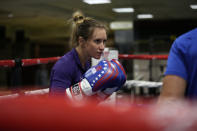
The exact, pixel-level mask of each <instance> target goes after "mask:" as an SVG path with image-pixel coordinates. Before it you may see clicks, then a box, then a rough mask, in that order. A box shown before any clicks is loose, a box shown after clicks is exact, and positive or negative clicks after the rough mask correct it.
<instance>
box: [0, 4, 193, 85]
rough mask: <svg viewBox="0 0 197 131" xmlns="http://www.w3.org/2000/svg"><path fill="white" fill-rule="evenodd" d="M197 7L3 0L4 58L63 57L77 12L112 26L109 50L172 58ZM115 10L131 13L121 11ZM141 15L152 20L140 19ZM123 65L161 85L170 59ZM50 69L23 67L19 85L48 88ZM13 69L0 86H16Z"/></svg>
mask: <svg viewBox="0 0 197 131" xmlns="http://www.w3.org/2000/svg"><path fill="white" fill-rule="evenodd" d="M196 4H197V0H181V1H179V0H165V1H164V0H148V1H147V0H108V1H107V3H105V4H90V3H87V2H86V1H85V0H14V1H13V0H1V1H0V59H1V60H6V59H16V58H20V59H26V58H46V57H53V56H62V55H64V54H65V53H66V52H67V51H69V50H70V45H69V38H70V25H69V24H68V21H69V19H70V18H71V17H72V13H73V12H74V11H76V10H81V11H82V12H83V13H84V14H85V15H86V16H89V17H93V18H95V19H98V20H100V21H103V22H105V23H106V24H107V25H108V26H109V28H110V27H111V28H110V30H109V34H108V43H107V47H109V48H111V49H117V50H118V51H119V53H120V54H168V53H169V49H170V47H171V44H172V43H173V41H174V40H175V38H176V37H178V36H179V35H180V34H183V33H184V32H187V31H189V30H191V29H193V28H195V27H197V10H195V9H196V6H195V5H196ZM192 5H193V6H192ZM117 8H128V9H129V11H128V12H121V13H118V12H116V10H115V9H117ZM142 14H148V16H149V18H140V15H142ZM117 22H118V25H119V27H117ZM125 23H126V24H125ZM113 24H114V25H115V26H112V25H113ZM121 62H122V63H123V65H124V67H125V70H126V72H127V75H128V79H137V80H149V81H161V80H162V78H161V79H160V76H162V73H163V72H164V70H165V66H166V61H164V62H163V61H160V62H158V61H156V62H155V61H147V60H145V61H139V60H121ZM150 65H151V69H150ZM52 66H53V64H47V65H36V66H29V67H24V68H23V71H22V80H21V85H23V86H26V85H39V84H44V85H45V86H47V85H49V75H50V69H51V67H52ZM12 70H13V69H12V68H4V67H0V87H1V88H11V87H12ZM40 70H42V71H44V72H45V75H44V76H42V78H43V77H44V78H46V80H47V81H45V83H40V82H39V78H38V75H37V74H39V71H40ZM150 71H151V73H150ZM154 71H156V72H154ZM148 72H149V73H148Z"/></svg>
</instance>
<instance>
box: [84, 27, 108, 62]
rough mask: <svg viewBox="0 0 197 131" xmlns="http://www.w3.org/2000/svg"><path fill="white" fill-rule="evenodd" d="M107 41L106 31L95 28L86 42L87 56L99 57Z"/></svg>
mask: <svg viewBox="0 0 197 131" xmlns="http://www.w3.org/2000/svg"><path fill="white" fill-rule="evenodd" d="M106 41H107V33H106V30H105V29H103V28H95V29H94V30H93V34H92V37H90V38H89V39H88V40H87V41H86V42H87V43H86V51H87V53H88V56H89V57H93V58H95V59H100V57H101V55H102V53H103V51H104V48H105V43H106Z"/></svg>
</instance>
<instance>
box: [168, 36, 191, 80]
mask: <svg viewBox="0 0 197 131" xmlns="http://www.w3.org/2000/svg"><path fill="white" fill-rule="evenodd" d="M186 52H187V47H186V44H185V43H184V42H183V41H180V40H175V42H174V43H173V45H172V47H171V49H170V54H169V56H168V62H167V68H166V72H165V75H176V76H179V77H181V78H183V79H185V80H186V81H187V79H188V78H187V77H188V75H187V67H186V66H187V65H186V60H185V58H186Z"/></svg>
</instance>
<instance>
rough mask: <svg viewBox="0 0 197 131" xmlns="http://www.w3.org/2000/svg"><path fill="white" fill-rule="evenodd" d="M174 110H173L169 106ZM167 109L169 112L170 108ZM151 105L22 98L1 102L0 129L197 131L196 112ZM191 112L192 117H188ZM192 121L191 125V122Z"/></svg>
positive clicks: (29, 130)
mask: <svg viewBox="0 0 197 131" xmlns="http://www.w3.org/2000/svg"><path fill="white" fill-rule="evenodd" d="M169 108H172V107H169ZM169 108H166V109H169ZM166 109H165V110H162V109H160V108H159V107H157V108H156V107H152V106H128V105H127V106H125V105H121V104H120V105H117V106H116V107H114V106H101V105H97V104H95V103H93V102H86V103H85V102H84V103H83V102H81V103H71V102H68V101H66V100H63V99H50V98H38V97H22V98H17V99H8V100H1V101H0V130H1V131H4V130H19V131H24V130H25V131H39V130H42V131H44V130H47V131H49V130H51V131H55V130H64V131H72V130H76V131H82V130H84V131H89V130H90V131H91V130H92V131H95V130H97V131H132V130H136V131H158V130H171V129H172V130H181V129H182V128H185V129H186V130H187V129H188V130H193V129H197V128H196V124H197V121H196V120H197V117H196V115H195V114H196V113H194V112H193V116H192V117H191V113H192V112H189V111H193V110H185V111H184V110H182V109H183V108H179V109H178V110H171V111H170V112H169V111H167V110H166ZM188 113H189V114H188ZM194 118H195V119H194ZM188 122H189V123H188Z"/></svg>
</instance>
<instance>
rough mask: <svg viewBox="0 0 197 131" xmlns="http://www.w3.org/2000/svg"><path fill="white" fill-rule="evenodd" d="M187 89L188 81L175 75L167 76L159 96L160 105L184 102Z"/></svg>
mask: <svg viewBox="0 0 197 131" xmlns="http://www.w3.org/2000/svg"><path fill="white" fill-rule="evenodd" d="M185 89H186V81H185V80H184V79H183V78H181V77H178V76H175V75H167V76H165V77H164V80H163V87H162V91H161V94H160V96H159V101H158V102H159V103H162V102H170V101H176V100H182V99H183V98H184V93H185Z"/></svg>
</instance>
